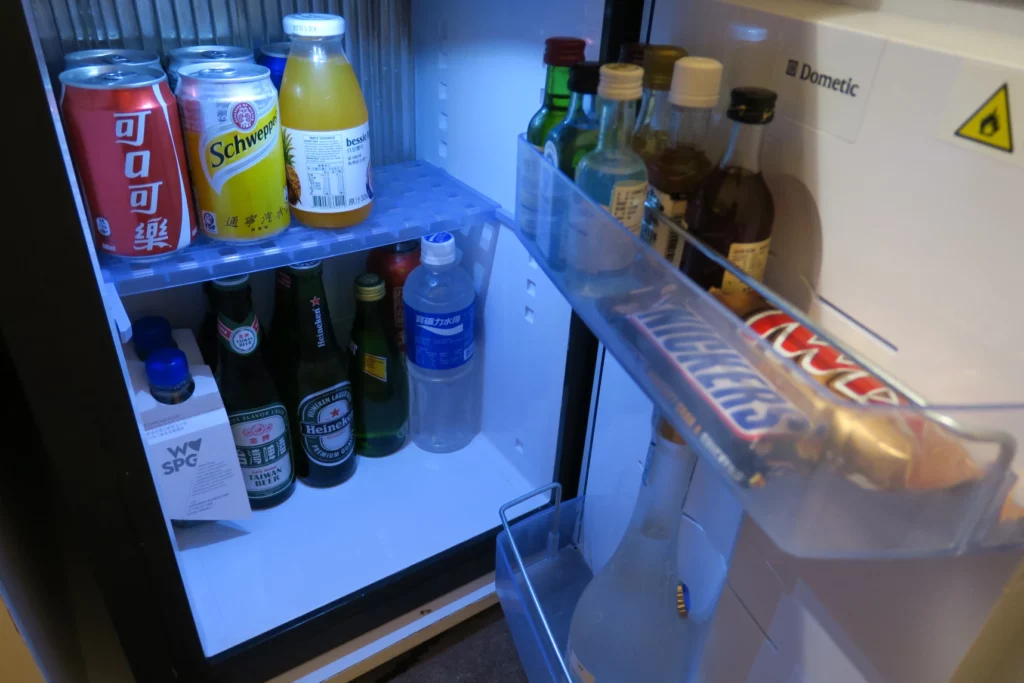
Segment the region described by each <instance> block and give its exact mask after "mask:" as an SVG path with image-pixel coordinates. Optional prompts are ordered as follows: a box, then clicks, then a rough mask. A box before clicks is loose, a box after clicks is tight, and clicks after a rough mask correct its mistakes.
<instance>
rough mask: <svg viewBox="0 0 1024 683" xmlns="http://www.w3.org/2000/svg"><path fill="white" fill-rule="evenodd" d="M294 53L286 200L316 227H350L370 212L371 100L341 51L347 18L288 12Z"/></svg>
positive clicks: (284, 88) (288, 74) (284, 105)
mask: <svg viewBox="0 0 1024 683" xmlns="http://www.w3.org/2000/svg"><path fill="white" fill-rule="evenodd" d="M284 32H285V33H287V34H288V36H289V37H290V38H291V51H290V53H289V54H288V62H287V64H286V65H285V68H284V76H283V77H282V79H281V95H280V98H281V128H282V130H283V132H284V156H285V172H286V175H287V190H288V203H289V204H291V208H292V214H293V215H294V216H295V218H297V219H298V220H299V221H300V222H302V223H303V224H305V225H308V226H310V227H313V228H345V227H349V226H352V225H355V224H357V223H359V222H360V221H363V220H365V219H366V217H367V216H368V215H370V207H371V206H372V204H373V187H372V184H371V180H372V177H371V173H370V135H369V130H370V127H369V125H368V120H369V115H368V114H367V112H366V102H365V101H364V100H363V92H362V90H360V88H359V81H357V80H356V75H355V72H354V71H353V70H352V65H351V64H349V61H348V58H347V57H345V51H344V50H343V49H342V47H341V37H342V36H343V35H344V34H345V20H344V19H342V18H341V17H339V16H336V15H334V14H311V13H307V14H289V15H288V16H286V17H285V18H284Z"/></svg>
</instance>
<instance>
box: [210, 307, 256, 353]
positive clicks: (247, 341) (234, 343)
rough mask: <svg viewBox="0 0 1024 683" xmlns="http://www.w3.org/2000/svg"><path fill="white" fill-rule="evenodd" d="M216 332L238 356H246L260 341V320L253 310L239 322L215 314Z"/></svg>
mask: <svg viewBox="0 0 1024 683" xmlns="http://www.w3.org/2000/svg"><path fill="white" fill-rule="evenodd" d="M217 333H218V334H219V335H220V338H221V341H222V342H224V343H225V344H227V346H228V348H229V349H231V350H232V351H234V352H235V353H237V354H238V355H240V356H248V355H249V354H250V353H252V352H253V351H255V350H256V347H257V346H259V343H260V321H259V320H258V319H257V318H256V312H255V311H253V312H252V313H250V314H249V317H247V318H246V319H245V320H243V321H242V322H241V323H236V322H235V321H234V320H229V319H228V318H225V317H224V316H222V315H219V316H217Z"/></svg>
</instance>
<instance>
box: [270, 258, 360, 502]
mask: <svg viewBox="0 0 1024 683" xmlns="http://www.w3.org/2000/svg"><path fill="white" fill-rule="evenodd" d="M286 272H287V274H288V275H289V276H290V277H291V293H292V315H293V316H294V320H295V347H296V349H297V357H296V359H295V362H294V363H292V365H291V368H290V371H289V376H288V385H287V386H288V388H287V390H286V394H287V403H288V414H289V415H290V416H291V423H292V431H293V434H294V437H293V438H294V441H295V454H296V457H295V465H296V469H297V470H298V473H299V476H300V477H301V478H302V480H303V481H304V482H306V483H307V484H309V485H311V486H334V485H336V484H340V483H341V482H343V481H345V480H346V479H348V478H349V477H351V476H352V475H353V474H354V473H355V471H356V457H355V434H354V432H353V430H352V385H351V384H350V383H349V381H348V362H347V354H342V352H341V349H339V348H338V343H337V342H336V341H335V339H334V328H333V327H332V326H331V315H330V312H329V311H328V308H327V296H326V295H325V293H324V282H323V277H322V269H321V266H320V262H319V261H307V262H305V263H297V264H295V265H293V266H289V267H288V268H287V269H286Z"/></svg>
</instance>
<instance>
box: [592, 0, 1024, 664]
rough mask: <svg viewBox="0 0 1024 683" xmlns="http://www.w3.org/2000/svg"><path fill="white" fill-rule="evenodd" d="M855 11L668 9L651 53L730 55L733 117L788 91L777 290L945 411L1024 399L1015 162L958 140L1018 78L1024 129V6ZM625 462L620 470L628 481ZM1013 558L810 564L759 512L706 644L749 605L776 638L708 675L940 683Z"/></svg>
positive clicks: (772, 133)
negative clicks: (770, 534)
mask: <svg viewBox="0 0 1024 683" xmlns="http://www.w3.org/2000/svg"><path fill="white" fill-rule="evenodd" d="M649 4H650V3H648V5H649ZM852 4H854V5H856V6H855V7H849V6H842V5H835V4H825V3H818V2H804V1H801V0H760V1H754V0H751V1H750V2H741V3H728V2H719V1H715V0H686V1H685V2H658V3H657V4H656V6H655V13H654V22H653V32H652V35H651V42H654V43H672V44H677V45H682V46H683V47H685V48H686V49H687V50H688V51H689V52H690V54H693V55H702V56H711V57H715V58H718V59H720V60H721V61H723V63H724V64H725V75H724V84H723V102H722V103H721V105H720V110H721V111H724V109H725V106H726V104H727V92H728V88H730V87H732V86H736V85H762V86H765V87H770V88H773V89H775V90H776V91H778V92H779V96H780V99H779V114H778V115H777V117H776V120H775V121H774V122H773V123H772V124H771V126H770V127H769V133H768V140H767V143H766V149H765V158H764V167H765V171H766V174H767V176H768V180H769V183H770V184H771V186H772V190H773V194H774V195H775V198H776V222H775V233H774V237H773V242H772V255H771V259H770V261H769V267H768V274H767V280H768V283H769V285H770V286H772V287H773V288H775V289H776V290H777V291H780V292H781V293H783V294H784V295H786V296H787V297H788V298H790V299H791V300H793V301H795V302H797V303H798V304H801V305H803V306H805V307H807V308H808V310H809V311H810V312H811V314H812V316H814V317H815V318H816V319H817V320H818V321H819V322H820V323H821V324H822V325H824V326H825V327H826V328H827V329H829V330H830V332H832V333H834V334H836V335H837V336H838V337H839V338H841V339H842V340H843V341H844V342H846V343H847V344H849V345H850V346H851V347H853V348H855V349H857V350H858V351H859V352H861V353H863V354H864V355H865V356H867V357H868V358H870V359H872V360H874V361H875V362H878V363H879V364H880V365H882V366H883V367H885V368H887V369H888V370H889V371H891V372H892V373H893V374H894V375H895V376H896V377H898V378H900V379H902V380H903V381H905V382H906V383H907V384H908V385H909V386H910V387H912V388H914V389H917V390H919V391H920V392H922V393H923V394H924V398H926V399H928V400H929V401H931V402H933V403H957V402H964V403H969V402H975V403H1000V402H1009V401H1016V402H1019V401H1020V399H1021V391H1020V386H1021V379H1022V374H1024V352H1022V351H1021V345H1020V343H1019V339H1020V335H1021V333H1022V332H1024V329H1022V327H1021V322H1020V319H1019V316H1015V315H1013V314H1012V313H1009V312H1010V311H1011V310H1013V307H1014V305H1015V304H1014V302H1013V299H1012V296H1013V293H1014V292H1017V291H1019V290H1020V289H1021V287H1022V285H1024V280H1022V275H1021V271H1020V269H1019V268H1017V263H1016V262H1017V260H1018V256H1017V254H1019V253H1020V251H1021V250H1022V248H1024V233H1022V232H1021V231H1020V229H1019V227H1020V219H1019V206H1018V205H1019V200H1018V195H1019V192H1020V188H1021V187H1024V154H1022V153H1024V150H1022V149H1021V147H1022V146H1021V144H1020V140H1019V139H1018V140H1016V141H1015V145H1014V150H1013V152H1012V154H1011V153H1009V152H1005V151H1000V150H997V149H992V148H987V147H985V146H982V145H978V144H977V143H974V142H971V141H965V140H962V139H956V137H955V135H954V133H955V131H956V130H957V128H958V126H959V125H960V124H961V123H962V122H964V121H965V120H966V119H968V118H969V117H970V115H971V114H972V112H974V111H975V110H977V109H978V108H979V107H980V106H981V105H982V104H983V103H984V102H985V101H986V100H987V98H988V97H989V96H990V95H991V94H992V93H994V92H995V91H996V90H997V88H998V87H999V86H1000V85H1001V84H1003V83H1007V84H1008V85H1009V90H1010V93H1011V94H1010V97H1011V98H1012V102H1013V104H1014V113H1013V114H1012V116H1013V117H1014V118H1013V119H1012V120H1011V121H1007V124H1008V125H1012V129H1013V132H1014V133H1015V134H1016V137H1018V138H1019V136H1021V135H1024V117H1022V116H1021V114H1020V113H1019V112H1021V111H1024V41H1022V39H1021V37H1020V36H1022V35H1024V30H1022V29H1024V8H1022V7H1019V6H1017V5H1015V4H1014V3H996V4H990V3H982V2H919V1H917V0H858V1H857V2H854V3H852ZM789 60H796V62H797V66H796V69H797V71H796V76H795V77H794V76H787V75H786V68H787V66H788V65H789ZM804 64H809V65H811V67H812V69H813V70H815V71H818V72H820V73H828V74H836V77H837V79H849V78H853V79H854V80H855V81H856V82H858V83H860V84H861V89H860V90H859V92H858V97H856V98H850V97H849V96H844V95H842V94H840V93H838V92H835V91H831V90H826V89H824V88H822V87H821V86H817V87H816V86H814V85H811V84H808V83H807V82H805V81H800V80H799V76H800V74H801V69H802V68H803V65H804ZM804 88H806V90H803V89H804ZM972 98H973V99H972ZM1017 101H1021V105H1017V104H1016V103H1017ZM724 123H725V124H727V123H728V122H727V121H725V122H724ZM725 127H726V126H725V125H722V126H720V127H719V129H718V131H717V132H718V134H719V137H718V144H719V145H720V144H721V134H722V133H723V132H724V129H725ZM717 151H718V150H716V152H717ZM608 376H609V374H608V372H607V370H606V373H605V377H606V378H607V377H608ZM602 393H606V389H605V388H604V387H603V386H602ZM1003 426H1004V427H1005V425H1003ZM1016 436H1017V440H1018V443H1024V441H1022V439H1021V437H1022V434H1019V433H1018V434H1016ZM634 441H635V442H636V443H635V444H634V445H633V446H632V447H630V448H626V447H625V446H623V447H622V448H621V450H622V451H625V452H629V453H631V454H638V453H642V452H643V449H644V448H645V447H646V435H643V436H640V435H638V436H637V438H635V439H634ZM596 457H598V456H596V455H593V454H592V456H591V458H592V463H593V462H594V458H596ZM634 459H635V458H634V457H633V456H632V455H631V456H629V457H625V456H624V457H623V460H629V463H628V464H629V465H630V466H631V467H632V468H633V469H635V463H634V462H633V460H634ZM1022 462H1024V458H1021V457H1020V456H1018V458H1017V461H1016V469H1017V471H1018V473H1020V472H1021V471H1022V469H1024V466H1022ZM621 466H622V467H625V465H621ZM590 480H591V481H595V474H594V472H593V470H592V471H591V474H590ZM588 494H589V486H588ZM625 505H626V506H628V503H625ZM625 515H626V516H627V517H628V507H627V509H626V511H625ZM620 523H621V524H622V525H623V526H624V524H625V520H622V521H621V522H620ZM591 528H593V527H591ZM589 538H590V536H588V540H589ZM611 547H614V545H612V546H611ZM1020 560H1021V555H1020V554H1012V553H1010V554H1006V553H1003V554H990V555H978V556H971V557H961V558H939V559H929V560H914V561H896V562H884V563H882V562H832V561H829V562H825V561H812V560H800V559H796V558H794V557H792V556H789V555H786V554H785V553H782V552H781V551H780V550H778V549H777V548H776V547H775V546H774V545H773V544H772V543H771V541H770V540H768V539H767V537H766V536H764V534H763V533H762V532H761V531H760V530H759V529H757V527H756V526H755V525H753V524H752V523H751V522H749V520H748V521H747V522H746V524H745V526H744V529H743V531H742V533H741V536H740V540H739V543H738V545H737V549H736V553H735V555H734V557H733V565H732V568H731V573H730V578H729V581H730V586H731V588H732V590H734V591H735V595H736V596H737V597H738V599H739V602H740V603H741V604H742V606H743V607H744V608H745V609H747V610H749V612H742V611H741V610H738V609H735V607H736V605H735V604H734V601H732V600H731V599H728V600H725V601H724V602H725V604H727V606H728V608H727V609H725V610H723V612H722V613H721V614H720V615H719V617H720V619H719V623H718V624H716V627H715V628H716V631H715V632H714V633H720V632H721V628H722V627H723V623H724V621H728V620H731V621H732V622H733V623H736V622H737V620H740V621H742V615H743V614H748V615H749V618H751V619H752V620H753V621H755V622H756V624H757V627H758V628H759V629H760V631H761V632H762V633H764V634H766V635H767V639H757V638H748V639H746V640H745V650H749V651H744V652H738V651H736V650H735V649H733V650H731V651H729V653H728V655H727V656H723V654H722V653H723V652H724V650H722V649H721V648H716V647H714V643H715V636H714V635H713V636H712V643H711V645H709V648H708V656H709V661H708V662H707V666H709V667H711V669H710V670H711V671H712V672H716V671H721V670H725V669H724V668H723V669H721V670H718V669H715V668H714V667H715V666H721V667H726V666H732V667H733V668H732V669H730V671H734V670H735V669H736V668H737V667H736V666H735V665H736V662H737V661H738V660H740V661H744V662H747V663H749V664H750V665H751V666H750V668H749V670H745V674H746V673H747V671H749V676H750V678H745V679H739V678H735V677H731V678H729V680H751V681H753V680H764V679H763V678H761V677H760V675H761V674H759V673H758V672H761V673H763V672H764V671H765V669H764V668H761V667H762V665H764V663H765V662H766V661H767V659H772V660H773V664H772V668H771V671H773V672H775V673H774V674H772V675H774V676H776V678H772V680H787V681H788V680H807V681H817V680H840V678H837V676H840V675H843V676H847V677H848V678H841V680H844V681H845V680H850V681H856V682H857V683H859V682H860V681H868V682H869V683H881V682H882V681H910V680H914V681H933V680H934V681H939V680H948V679H949V677H950V676H951V675H952V674H953V672H954V670H955V667H956V665H957V663H958V662H959V661H960V659H961V658H962V657H963V655H964V653H965V652H966V651H967V648H968V647H969V646H970V644H971V643H972V641H973V639H974V638H975V637H976V635H977V633H978V630H979V628H980V626H981V624H982V623H983V622H984V619H985V618H986V616H987V614H988V612H989V610H990V609H991V607H992V605H993V604H994V602H995V600H996V599H998V597H999V594H1000V591H1001V589H1002V586H1003V584H1004V583H1005V581H1006V580H1007V579H1008V578H1009V576H1010V573H1011V571H1012V568H1013V567H1014V566H1015V565H1016V564H1017V563H1018V562H1019V561H1020ZM937 595H945V596H955V598H953V599H954V600H955V602H950V601H949V600H936V596H937ZM716 653H717V654H716ZM913 653H928V655H927V656H917V655H916V654H913ZM716 661H717V664H716ZM843 672H845V673H843ZM730 675H731V676H732V675H733V674H730ZM708 680H719V678H716V677H715V676H714V675H712V676H710V677H709V678H708Z"/></svg>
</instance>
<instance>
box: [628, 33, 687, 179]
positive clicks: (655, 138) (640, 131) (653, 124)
mask: <svg viewBox="0 0 1024 683" xmlns="http://www.w3.org/2000/svg"><path fill="white" fill-rule="evenodd" d="M685 56H686V50H684V49H683V48H681V47H676V46H675V45H648V46H647V49H646V50H645V51H644V64H643V66H644V95H643V99H641V100H640V113H639V114H638V115H637V117H636V129H635V130H634V131H633V149H634V150H635V151H636V153H637V154H639V155H640V156H641V157H643V160H644V161H645V162H647V160H648V159H649V158H650V157H651V155H652V154H654V153H655V151H656V150H657V149H658V148H659V147H661V146H664V143H665V140H666V138H667V137H668V119H669V112H670V110H671V105H670V104H669V101H668V94H669V87H670V86H671V85H672V69H673V67H674V66H675V63H676V60H677V59H682V58H683V57H685Z"/></svg>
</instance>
